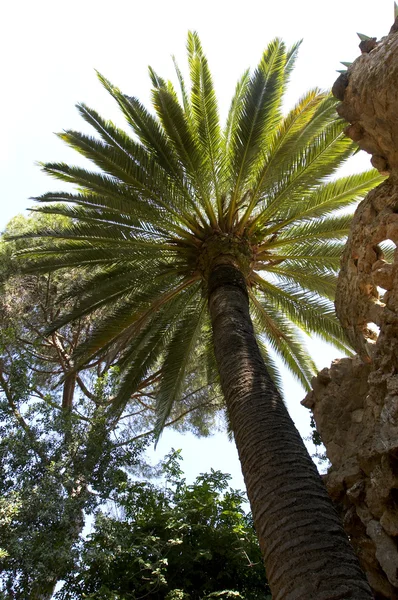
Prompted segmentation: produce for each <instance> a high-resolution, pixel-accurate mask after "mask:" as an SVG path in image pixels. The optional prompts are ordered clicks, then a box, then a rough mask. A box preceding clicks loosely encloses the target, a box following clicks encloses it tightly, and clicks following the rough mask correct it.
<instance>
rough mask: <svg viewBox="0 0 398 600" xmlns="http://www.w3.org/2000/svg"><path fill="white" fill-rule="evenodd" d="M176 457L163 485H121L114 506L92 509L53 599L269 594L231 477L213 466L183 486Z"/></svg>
mask: <svg viewBox="0 0 398 600" xmlns="http://www.w3.org/2000/svg"><path fill="white" fill-rule="evenodd" d="M178 459H179V455H178V453H171V454H170V455H169V456H168V457H166V460H165V463H164V478H165V481H164V486H163V487H155V486H154V485H152V484H149V483H142V482H134V483H132V482H123V483H121V484H120V486H119V488H118V490H117V493H115V496H114V498H115V503H114V506H113V510H112V511H111V512H110V513H108V514H104V513H103V512H98V513H97V516H96V521H95V527H94V530H93V532H92V533H91V534H90V535H89V536H88V538H87V539H86V540H85V541H84V542H83V543H82V545H81V555H80V559H79V563H78V567H77V569H76V571H75V572H74V573H72V574H70V576H68V577H67V579H66V583H65V585H64V587H63V588H62V590H61V591H60V592H59V593H58V594H57V596H56V597H57V598H59V599H62V600H72V599H74V598H84V597H86V598H92V599H102V600H110V599H114V600H116V599H120V600H121V599H123V600H128V599H132V600H133V599H138V598H142V597H145V596H147V597H150V598H153V599H159V600H160V599H168V600H171V599H174V600H177V599H189V598H190V599H192V600H195V599H198V600H199V599H205V598H206V599H207V598H242V599H243V598H244V599H246V600H251V599H253V600H254V599H257V598H261V599H264V598H266V597H268V596H267V594H269V593H270V592H269V588H268V585H267V581H266V578H265V572H264V567H263V564H262V560H261V554H260V549H259V547H258V543H257V540H256V536H255V532H254V529H253V524H252V520H251V517H250V515H246V514H245V512H244V505H243V503H244V501H245V496H244V494H243V493H242V492H239V491H236V490H232V489H231V488H229V487H228V479H229V478H230V477H229V476H228V475H224V474H223V473H221V472H219V471H211V473H209V474H204V475H200V476H199V477H198V478H197V479H196V481H195V483H194V484H193V485H187V484H186V482H185V480H184V479H183V477H182V471H181V470H180V467H179V465H178ZM115 513H116V514H117V515H118V516H112V514H115ZM269 597H270V596H269Z"/></svg>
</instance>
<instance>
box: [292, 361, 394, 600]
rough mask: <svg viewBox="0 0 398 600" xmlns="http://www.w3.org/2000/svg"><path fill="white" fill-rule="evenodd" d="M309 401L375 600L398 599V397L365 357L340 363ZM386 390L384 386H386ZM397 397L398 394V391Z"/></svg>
mask: <svg viewBox="0 0 398 600" xmlns="http://www.w3.org/2000/svg"><path fill="white" fill-rule="evenodd" d="M312 383H313V390H312V391H311V392H310V393H309V394H308V395H307V397H306V398H305V399H304V400H303V404H304V406H306V407H307V408H310V409H311V410H312V412H313V415H314V419H315V422H316V426H317V430H318V432H319V433H320V435H321V437H322V441H323V443H324V444H325V447H326V451H327V456H328V458H329V460H330V462H331V464H332V466H331V468H330V469H329V472H328V474H327V475H326V476H325V483H326V486H327V488H328V491H329V494H330V496H331V497H332V499H333V501H334V502H335V505H336V507H337V509H338V511H339V512H340V514H341V517H342V519H343V523H344V527H345V529H346V531H347V533H348V534H349V536H350V539H351V542H352V544H353V546H354V548H355V550H356V552H357V554H358V557H359V559H360V562H361V565H362V567H363V569H364V570H365V572H366V574H367V576H368V579H369V583H370V585H371V587H372V589H373V590H374V593H375V598H376V599H382V598H384V599H386V598H389V599H394V600H396V599H398V544H397V542H398V436H397V435H396V434H395V433H394V431H396V414H397V411H396V406H397V400H398V395H396V394H394V390H392V389H391V384H387V387H388V388H389V390H390V391H389V393H387V394H385V388H386V386H385V385H384V377H383V373H382V372H381V371H379V372H378V373H377V371H376V370H374V368H373V364H372V363H367V362H364V361H363V360H362V359H361V358H360V357H359V356H356V357H354V358H344V359H340V360H335V361H333V363H332V365H331V367H330V368H329V369H328V368H325V369H323V370H322V371H321V372H320V373H319V374H318V375H317V377H315V378H314V379H313V382H312ZM381 383H383V385H381ZM395 392H397V390H395Z"/></svg>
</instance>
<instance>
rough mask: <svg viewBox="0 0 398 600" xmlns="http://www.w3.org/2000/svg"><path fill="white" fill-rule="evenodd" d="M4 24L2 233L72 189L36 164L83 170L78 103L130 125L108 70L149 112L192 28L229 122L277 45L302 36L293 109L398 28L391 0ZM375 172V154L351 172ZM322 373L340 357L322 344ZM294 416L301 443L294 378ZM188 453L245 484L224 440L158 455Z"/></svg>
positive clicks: (56, 14) (158, 1)
mask: <svg viewBox="0 0 398 600" xmlns="http://www.w3.org/2000/svg"><path fill="white" fill-rule="evenodd" d="M1 13H2V14H1V23H0V57H1V58H0V61H1V62H0V67H1V80H2V85H1V88H2V91H1V94H0V115H1V129H0V132H1V133H0V135H1V139H0V193H1V205H0V206H1V208H0V228H4V226H5V224H6V223H7V221H8V220H9V219H10V218H11V217H12V216H14V215H15V214H17V213H18V212H21V211H22V210H23V209H24V208H25V207H26V206H28V205H29V202H28V198H29V197H30V196H35V195H39V194H42V193H44V192H46V191H48V190H50V189H65V188H62V185H61V184H60V183H55V182H53V181H52V180H50V179H49V178H47V177H45V176H44V175H43V174H42V173H41V172H40V169H39V168H38V167H37V166H35V162H36V161H65V162H69V163H72V164H73V163H77V162H78V161H79V157H78V156H77V155H75V153H74V152H73V151H71V150H69V149H68V148H66V147H65V146H64V145H63V143H62V142H61V141H60V140H58V139H57V138H56V137H55V136H54V135H53V132H59V131H62V129H68V128H71V129H78V130H82V129H84V128H85V124H84V122H83V121H82V120H81V119H80V118H79V116H78V114H77V111H76V109H75V108H74V105H75V103H76V102H78V101H83V102H85V103H86V104H88V105H89V106H91V107H93V108H95V109H96V110H98V112H99V113H100V114H102V116H104V117H107V118H110V119H112V120H114V121H116V122H118V124H122V122H123V121H121V119H120V117H119V115H118V111H117V108H116V106H115V105H114V104H113V101H112V100H111V99H110V98H109V97H107V94H106V92H105V91H104V90H103V89H102V87H101V86H100V84H99V82H98V81H97V79H96V76H95V71H94V69H97V70H98V71H100V72H101V73H102V74H103V75H105V76H106V77H107V78H108V79H110V81H112V83H114V84H115V85H117V86H118V87H120V88H121V89H122V90H123V91H124V92H126V93H128V94H130V95H135V96H138V97H139V98H141V100H143V101H144V103H145V104H147V105H148V103H149V102H148V101H149V90H150V82H149V78H148V75H147V65H148V64H150V65H151V66H152V67H153V68H154V69H155V70H156V71H157V72H158V73H159V74H160V75H162V76H163V77H166V78H168V77H170V78H172V77H173V66H172V61H171V58H170V57H171V55H172V54H174V55H175V56H176V57H177V61H178V62H179V64H180V66H181V67H184V66H185V40H186V33H187V31H188V29H195V30H197V31H198V32H199V35H200V37H201V40H202V44H203V47H204V49H205V52H206V54H207V57H208V59H209V62H210V67H211V69H212V73H213V76H214V81H215V86H216V90H217V93H218V98H219V104H220V112H221V114H225V111H226V110H227V107H228V106H229V99H230V97H231V95H232V92H233V90H234V87H235V83H236V81H237V79H238V77H239V76H240V75H241V73H242V72H243V70H244V69H245V68H247V67H248V66H252V67H255V65H256V63H257V62H258V60H259V58H260V56H261V52H262V50H263V49H264V47H265V46H266V45H267V43H268V42H269V41H270V40H271V39H272V38H274V37H282V38H283V39H284V40H285V41H286V42H287V43H288V44H291V43H293V42H294V41H296V40H298V39H301V38H304V42H303V44H302V47H301V51H300V54H299V59H298V62H297V66H296V69H295V72H294V74H293V77H292V82H291V85H290V88H289V93H288V96H287V104H288V105H291V104H293V103H294V102H295V101H296V100H297V99H298V98H299V97H300V96H301V95H302V94H303V93H304V92H305V91H306V90H307V89H308V88H310V87H315V86H318V87H321V88H330V87H331V85H332V84H333V82H334V80H335V79H336V77H337V73H336V69H340V68H343V67H342V66H341V65H340V64H339V62H340V61H341V60H343V61H352V60H354V59H355V58H356V57H357V56H358V55H359V50H358V43H359V39H358V37H357V36H356V33H355V32H357V31H358V32H361V33H365V34H367V35H369V36H376V37H378V38H380V37H381V36H383V35H386V34H387V33H388V31H389V29H390V27H391V25H392V23H393V1H392V0H378V2H377V3H376V2H375V1H374V0H372V1H370V0H334V1H329V2H325V1H324V0H301V1H299V0H284V1H283V0H282V1H280V2H277V1H275V0H272V1H270V0H262V2H259V1H255V0H245V1H243V0H241V1H240V2H236V1H234V0H230V1H228V2H227V1H226V0H201V1H200V2H198V1H197V2H195V3H194V2H192V1H190V0H167V1H164V0H163V1H162V0H148V1H147V2H143V1H142V0H141V1H140V2H137V1H136V0H113V2H102V1H101V0H95V1H94V0H69V1H68V2H59V1H57V0H14V1H13V2H11V1H8V2H7V4H5V3H4V4H3V6H2V10H1ZM358 165H360V169H366V168H368V166H369V157H366V156H362V155H361V157H360V158H357V159H356V162H355V164H353V165H352V166H351V167H348V171H349V170H354V169H358ZM314 354H315V359H316V360H317V363H318V364H319V367H320V368H322V367H323V366H328V365H329V364H330V361H331V359H332V358H334V357H337V356H338V353H337V352H336V351H334V350H331V351H330V349H328V348H325V347H324V346H323V345H319V344H316V345H315V346H314ZM285 382H286V383H285V396H286V400H287V403H288V406H289V410H290V411H291V414H292V416H293V418H294V420H295V422H296V424H297V426H298V427H299V429H300V431H301V432H302V434H303V435H308V423H309V415H308V411H307V410H306V409H303V408H302V407H300V404H299V402H300V400H301V399H302V398H303V397H304V392H303V391H302V389H301V388H300V386H298V385H297V384H294V383H293V382H292V380H291V378H290V376H288V375H286V378H285ZM171 445H173V446H174V447H182V448H183V455H184V457H185V462H184V467H185V468H186V471H187V474H188V477H189V478H190V479H191V478H192V477H194V476H195V475H196V474H198V473H199V472H203V471H205V470H208V469H209V468H210V467H213V468H215V469H222V470H224V471H226V472H228V471H229V472H231V473H233V475H234V480H233V484H234V485H235V486H238V487H242V486H243V482H242V480H241V478H240V468H239V464H238V462H237V457H236V452H235V449H234V448H233V447H232V446H231V445H230V444H229V443H228V442H227V441H226V440H225V439H224V438H222V437H221V436H219V435H217V436H214V437H213V438H212V439H210V440H209V439H205V440H204V439H202V440H195V439H192V436H185V437H181V436H178V435H176V434H173V435H171V434H170V433H168V432H166V433H165V434H164V436H163V438H162V440H161V442H160V443H159V446H158V450H157V452H156V455H157V457H161V456H162V455H163V454H165V453H166V452H167V451H168V450H169V449H170V446H171Z"/></svg>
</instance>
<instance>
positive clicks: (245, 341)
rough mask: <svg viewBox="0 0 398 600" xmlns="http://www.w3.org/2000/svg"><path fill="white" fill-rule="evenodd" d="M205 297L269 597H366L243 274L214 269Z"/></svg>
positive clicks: (361, 577) (286, 599) (322, 599)
mask: <svg viewBox="0 0 398 600" xmlns="http://www.w3.org/2000/svg"><path fill="white" fill-rule="evenodd" d="M208 293H209V310H210V315H211V321H212V327H213V336H214V348H215V355H216V360H217V364H218V368H219V372H220V377H221V385H222V389H223V392H224V395H225V401H226V404H227V409H228V412H229V417H230V420H231V424H232V429H233V432H234V435H235V441H236V445H237V448H238V453H239V458H240V461H241V466H242V472H243V476H244V478H245V483H246V487H247V494H248V497H249V500H250V504H251V508H252V512H253V518H254V523H255V527H256V530H257V534H258V537H259V542H260V546H261V550H262V552H263V556H264V564H265V567H266V571H267V578H268V581H269V582H270V586H271V590H272V598H273V600H309V599H314V600H315V599H316V600H338V599H345V598H350V599H356V600H366V599H370V598H372V597H373V596H372V593H371V590H370V587H369V586H368V584H367V581H366V579H365V576H364V575H363V573H362V571H361V569H360V567H359V563H358V561H357V558H356V556H355V554H354V552H353V550H352V548H351V546H350V544H349V541H348V539H347V537H346V535H345V533H344V530H343V528H342V525H341V523H340V520H339V518H338V516H337V513H336V512H335V510H334V507H333V505H332V503H331V500H330V499H329V496H328V494H327V492H326V489H325V487H324V485H323V483H322V480H321V478H320V476H319V474H318V471H317V469H316V467H315V465H314V463H313V462H312V460H311V458H310V456H309V454H308V452H307V450H306V448H305V446H304V443H303V441H302V439H301V437H300V435H299V433H298V431H297V429H296V428H295V426H294V423H293V421H292V420H291V418H290V416H289V414H288V412H287V410H286V407H285V405H284V403H283V401H282V398H281V396H280V395H279V393H278V391H277V389H276V387H275V385H274V384H273V382H272V380H271V378H270V375H269V374H268V372H267V369H266V367H265V364H264V361H263V359H262V357H261V354H260V351H259V348H258V346H257V343H256V339H255V336H254V331H253V326H252V323H251V319H250V314H249V301H248V295H247V289H246V283H245V280H244V277H243V275H242V274H241V273H240V271H239V270H238V269H237V268H235V267H234V266H231V265H219V266H216V267H215V268H214V269H213V271H212V273H211V275H210V278H209V292H208Z"/></svg>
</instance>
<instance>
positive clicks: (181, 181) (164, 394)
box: [24, 33, 381, 428]
mask: <svg viewBox="0 0 398 600" xmlns="http://www.w3.org/2000/svg"><path fill="white" fill-rule="evenodd" d="M297 48H298V45H295V46H293V47H292V48H291V49H290V50H288V49H286V47H285V45H284V44H283V43H282V42H281V41H280V40H275V41H273V42H272V43H271V44H270V45H269V46H268V48H267V49H266V50H265V52H264V54H263V56H262V58H261V61H260V63H259V65H258V67H257V68H256V70H255V71H254V72H253V73H252V74H250V73H249V71H246V72H245V73H244V74H243V76H242V77H241V79H240V80H239V81H238V84H237V86H236V91H235V94H234V96H233V99H232V102H231V106H230V110H229V113H228V117H227V121H226V125H225V126H224V127H223V128H222V127H221V125H220V121H219V116H218V109H217V101H216V96H215V92H214V88H213V83H212V78H211V74H210V71H209V68H208V63H207V60H206V58H205V56H204V54H203V51H202V47H201V44H200V41H199V38H198V35H197V34H196V33H189V35H188V61H189V73H190V86H189V88H188V87H187V86H186V83H185V81H184V79H183V76H182V74H181V71H180V70H179V68H178V66H177V65H175V67H176V72H177V77H178V82H179V88H180V89H179V94H177V92H176V90H175V88H174V87H173V85H172V83H170V82H169V81H165V80H164V79H162V78H161V77H159V76H158V75H157V74H156V73H155V72H154V71H153V69H151V68H150V77H151V81H152V85H153V90H152V99H153V107H154V110H155V114H153V113H151V112H149V111H148V110H147V109H146V108H145V107H144V106H143V105H142V104H141V103H140V101H139V100H138V99H137V98H135V97H129V96H126V95H125V94H123V93H122V92H121V91H120V90H119V89H117V88H116V87H114V86H113V85H111V84H110V82H109V81H107V80H106V79H105V78H103V77H102V76H99V78H100V80H101V82H102V84H103V85H104V86H105V88H106V89H107V90H108V91H109V93H110V94H111V95H112V96H113V97H114V98H115V100H116V101H117V103H118V105H119V107H120V108H121V110H122V111H123V113H124V115H125V117H126V119H127V122H128V124H129V125H130V126H131V128H132V130H133V132H134V135H133V136H132V137H131V136H129V135H127V134H126V133H125V132H124V131H123V130H121V129H120V128H118V127H116V126H115V125H114V124H113V123H111V122H110V121H105V120H104V119H102V118H101V117H100V116H99V115H98V114H97V112H95V111H94V110H92V109H91V108H88V107H87V106H85V105H84V104H80V105H79V106H78V109H79V111H80V113H81V115H82V117H83V118H84V119H85V120H86V121H87V122H88V123H89V124H90V125H91V126H92V127H93V128H94V130H95V131H96V133H97V134H98V135H97V136H96V137H89V136H87V135H83V134H81V133H77V132H75V131H67V132H65V133H63V134H61V138H62V139H63V140H65V141H66V142H67V143H68V144H69V145H71V146H72V147H73V148H75V149H76V150H77V151H79V152H80V153H81V154H83V155H84V156H85V157H87V158H88V159H90V160H91V161H93V163H94V164H95V165H96V166H97V167H99V168H100V170H101V171H100V172H99V171H98V169H95V170H94V171H89V170H86V169H83V168H80V167H70V166H68V165H66V164H58V163H57V164H55V163H54V164H46V165H44V170H45V171H46V172H48V173H50V174H51V175H53V176H55V177H56V178H58V179H61V180H63V181H66V182H70V183H73V184H75V186H78V191H75V192H72V193H48V194H45V195H44V196H42V197H40V198H37V200H38V201H39V202H41V203H44V204H43V205H42V206H40V207H39V208H38V209H36V210H39V211H41V212H46V213H54V214H58V215H64V216H66V217H69V219H66V220H65V224H64V225H63V226H59V227H57V228H49V227H44V228H43V229H42V230H41V231H39V232H38V233H37V232H36V233H35V234H32V236H33V235H34V236H35V237H37V236H39V237H40V238H41V239H40V241H39V242H38V241H37V240H35V241H32V243H31V244H30V247H29V244H28V248H27V249H26V250H24V253H25V254H26V252H28V253H29V255H30V259H29V263H28V264H29V267H28V268H29V269H33V270H35V271H36V272H37V271H40V270H42V271H47V270H53V269H58V268H69V267H71V266H76V265H78V266H80V267H81V268H82V269H83V275H82V279H81V281H80V283H79V285H78V286H77V287H75V288H74V289H73V290H71V292H70V294H71V295H75V296H77V297H79V298H80V301H79V303H78V306H77V307H76V308H75V309H74V310H73V311H71V312H69V313H68V314H65V315H63V316H62V318H60V319H59V320H58V322H57V323H55V324H54V327H59V326H60V325H62V324H64V323H66V322H69V321H72V320H74V319H77V318H79V317H80V316H82V315H85V314H88V313H92V312H97V313H98V317H97V318H98V322H97V327H96V329H95V331H94V333H93V334H92V335H91V337H90V338H89V339H88V340H87V341H86V342H85V343H84V344H83V346H82V347H81V349H80V361H81V362H84V361H87V360H88V359H89V358H91V357H92V356H94V355H96V354H99V353H100V352H104V351H106V352H109V353H111V354H114V353H115V352H118V353H120V366H121V368H122V371H123V379H122V383H121V391H120V399H123V398H124V399H126V398H127V397H128V395H129V394H130V393H131V390H133V389H134V387H135V386H136V385H137V384H138V382H139V381H140V379H141V378H142V376H143V375H144V374H145V373H147V372H148V371H150V370H151V369H152V368H153V366H154V364H155V362H156V361H158V360H159V357H161V360H162V364H163V368H162V372H163V377H162V381H161V383H160V389H159V396H158V397H159V407H160V413H159V423H158V425H159V428H161V426H162V424H163V423H164V421H165V419H166V418H167V415H168V413H169V411H170V408H171V405H172V402H173V401H174V400H176V399H178V398H179V397H180V396H181V393H182V391H183V386H184V385H185V384H186V373H188V372H192V364H193V363H194V362H195V361H196V363H197V362H198V361H200V364H201V365H202V366H203V369H205V366H206V369H207V371H210V372H213V366H212V365H213V362H214V360H213V354H212V353H213V350H212V345H211V341H210V325H209V316H208V311H207V294H206V290H207V281H208V275H209V272H210V270H211V269H212V268H213V267H214V265H216V264H217V263H220V262H221V263H222V262H223V261H225V260H226V257H227V260H228V261H230V262H232V264H234V265H235V266H236V267H237V268H238V269H239V270H240V271H241V272H242V273H243V274H244V276H245V279H246V283H247V286H248V291H249V297H250V301H251V312H252V316H253V320H254V324H255V331H256V335H257V339H258V342H259V345H260V348H261V350H262V352H263V354H264V357H265V359H266V363H267V366H268V368H270V369H271V371H272V372H273V374H274V378H275V379H277V372H276V369H275V368H274V367H273V363H272V356H271V355H270V351H271V350H272V351H276V353H279V354H280V355H281V356H282V358H283V359H284V361H285V363H287V365H288V366H289V367H290V369H291V370H292V371H293V373H294V374H295V375H296V376H297V377H298V378H299V380H300V381H301V382H302V384H303V385H304V386H307V385H308V383H309V379H310V377H311V376H312V374H313V363H312V361H311V359H310V357H309V356H308V354H307V352H306V351H305V349H303V345H302V341H301V339H300V335H299V328H301V329H303V330H305V331H306V332H315V333H317V334H319V335H321V336H322V337H323V338H324V339H325V340H327V341H329V342H332V343H334V344H335V345H336V346H337V347H339V348H343V349H346V348H347V346H346V342H345V341H344V337H343V334H342V331H341V329H340V326H339V324H338V322H337V320H336V318H335V315H334V307H333V302H332V300H333V295H334V289H335V278H336V272H337V269H338V266H339V259H340V254H341V250H342V245H343V243H344V240H345V237H346V235H347V231H348V227H349V223H350V219H351V217H350V215H348V214H344V213H343V214H342V213H337V214H336V211H337V210H338V209H341V208H343V207H345V206H347V205H349V204H350V203H352V202H354V201H355V200H357V199H358V198H360V197H361V196H362V195H363V194H364V193H366V192H367V191H368V190H369V189H370V188H371V187H373V186H374V185H375V184H376V183H377V182H379V181H380V180H381V179H380V176H379V175H378V174H377V172H375V171H369V172H367V173H362V174H360V175H354V176H351V177H346V178H343V179H339V180H337V181H331V180H330V179H329V176H330V175H331V174H333V173H334V172H335V171H336V169H337V168H338V167H339V166H340V165H341V164H342V163H343V161H345V160H346V159H347V158H348V157H349V156H350V155H351V154H352V152H353V146H352V143H351V141H350V140H348V139H347V138H345V137H344V136H343V134H342V133H341V130H342V123H341V120H340V119H338V118H337V117H336V116H335V101H334V100H333V99H332V97H331V96H330V95H328V94H326V93H322V92H320V91H319V90H312V91H310V92H308V93H307V94H305V95H304V96H303V97H302V98H301V99H300V100H299V102H298V103H297V104H296V106H295V107H294V108H293V109H292V110H291V111H290V112H288V113H287V115H285V116H284V115H283V113H282V97H283V93H284V90H285V86H286V83H287V80H288V77H289V73H290V71H291V69H292V67H293V63H294V60H295V56H296V53H297ZM204 365H205V366H204Z"/></svg>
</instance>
